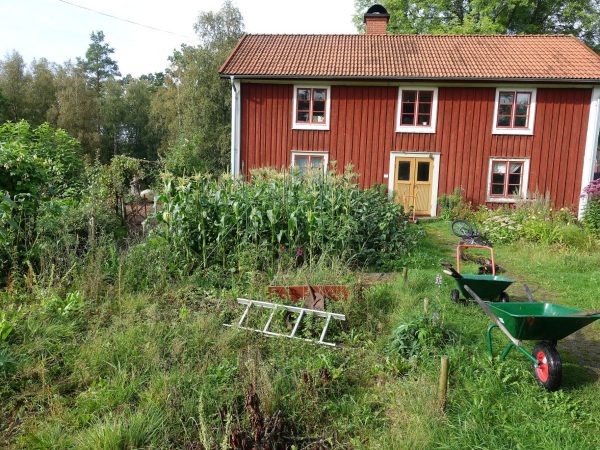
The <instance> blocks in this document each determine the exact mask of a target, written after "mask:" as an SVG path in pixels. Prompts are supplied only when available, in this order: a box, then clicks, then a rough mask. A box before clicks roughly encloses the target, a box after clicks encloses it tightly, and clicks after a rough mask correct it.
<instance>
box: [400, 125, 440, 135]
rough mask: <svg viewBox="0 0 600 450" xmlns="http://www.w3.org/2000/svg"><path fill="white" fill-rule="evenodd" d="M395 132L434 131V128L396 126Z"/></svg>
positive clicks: (430, 132) (429, 132)
mask: <svg viewBox="0 0 600 450" xmlns="http://www.w3.org/2000/svg"><path fill="white" fill-rule="evenodd" d="M396 133H428V134H433V133H435V128H433V127H425V126H420V127H419V126H403V127H396Z"/></svg>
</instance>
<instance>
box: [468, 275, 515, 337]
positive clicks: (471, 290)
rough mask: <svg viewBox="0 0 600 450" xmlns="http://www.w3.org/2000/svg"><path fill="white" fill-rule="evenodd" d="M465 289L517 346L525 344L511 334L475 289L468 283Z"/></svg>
mask: <svg viewBox="0 0 600 450" xmlns="http://www.w3.org/2000/svg"><path fill="white" fill-rule="evenodd" d="M465 291H467V292H468V293H469V294H470V295H471V297H473V299H474V300H475V301H476V302H477V304H478V305H479V306H481V309H483V312H485V313H486V314H487V315H488V317H489V318H490V319H492V322H494V323H495V324H496V325H498V328H500V329H501V330H502V332H503V333H504V334H505V335H506V336H507V337H508V338H509V339H510V341H511V342H512V343H513V344H515V345H516V346H517V347H522V346H523V342H521V341H520V340H518V339H515V337H514V336H513V335H512V334H510V331H508V330H507V329H506V327H505V326H504V324H503V323H502V322H500V319H498V317H497V316H496V314H494V313H493V312H492V310H491V309H490V307H489V306H488V305H487V303H486V302H484V301H483V300H481V298H479V296H478V295H477V294H476V293H475V291H473V289H471V288H470V287H469V286H467V285H466V284H465Z"/></svg>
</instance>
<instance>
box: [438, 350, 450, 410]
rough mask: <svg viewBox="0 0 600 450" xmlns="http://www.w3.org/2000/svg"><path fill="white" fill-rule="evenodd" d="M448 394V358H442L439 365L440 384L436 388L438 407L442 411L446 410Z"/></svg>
mask: <svg viewBox="0 0 600 450" xmlns="http://www.w3.org/2000/svg"><path fill="white" fill-rule="evenodd" d="M447 393H448V357H447V356H442V360H441V365H440V384H439V386H438V405H439V407H440V409H441V410H442V411H444V409H445V408H446V395H447Z"/></svg>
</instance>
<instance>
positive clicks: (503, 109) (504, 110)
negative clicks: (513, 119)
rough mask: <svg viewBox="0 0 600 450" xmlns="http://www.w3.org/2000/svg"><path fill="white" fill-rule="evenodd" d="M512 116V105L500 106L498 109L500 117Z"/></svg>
mask: <svg viewBox="0 0 600 450" xmlns="http://www.w3.org/2000/svg"><path fill="white" fill-rule="evenodd" d="M511 114H512V105H500V106H499V107H498V115H500V116H510V115H511Z"/></svg>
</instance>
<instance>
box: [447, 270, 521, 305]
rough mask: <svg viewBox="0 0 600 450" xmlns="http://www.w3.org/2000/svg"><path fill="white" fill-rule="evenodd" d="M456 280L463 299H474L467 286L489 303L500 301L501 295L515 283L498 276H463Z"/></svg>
mask: <svg viewBox="0 0 600 450" xmlns="http://www.w3.org/2000/svg"><path fill="white" fill-rule="evenodd" d="M455 280H456V285H457V287H458V290H459V292H460V293H461V295H462V296H463V298H466V299H472V298H473V297H471V294H469V293H468V292H467V291H466V290H465V284H466V285H468V286H469V287H470V288H471V289H473V291H475V293H476V294H477V295H478V296H479V297H481V298H482V299H483V300H489V301H495V300H498V298H499V297H500V294H501V293H502V292H504V291H505V290H506V289H507V288H508V287H509V286H510V285H511V284H513V283H514V280H511V279H510V278H504V277H499V276H498V275H462V278H455Z"/></svg>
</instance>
